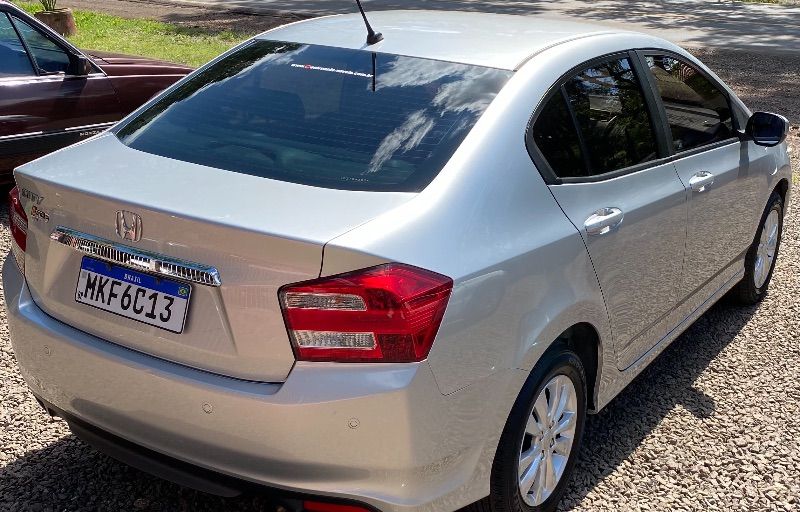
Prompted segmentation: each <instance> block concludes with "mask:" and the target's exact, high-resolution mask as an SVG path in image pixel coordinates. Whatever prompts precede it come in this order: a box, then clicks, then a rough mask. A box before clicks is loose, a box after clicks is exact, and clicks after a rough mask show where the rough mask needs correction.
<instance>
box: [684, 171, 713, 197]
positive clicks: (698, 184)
mask: <svg viewBox="0 0 800 512" xmlns="http://www.w3.org/2000/svg"><path fill="white" fill-rule="evenodd" d="M713 184H714V175H713V174H711V173H710V172H706V171H700V172H697V173H695V174H694V176H692V177H691V178H690V179H689V186H690V187H692V190H693V191H694V192H698V193H699V192H705V191H706V190H708V187H710V186H711V185H713Z"/></svg>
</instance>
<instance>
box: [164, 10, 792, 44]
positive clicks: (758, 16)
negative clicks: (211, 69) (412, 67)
mask: <svg viewBox="0 0 800 512" xmlns="http://www.w3.org/2000/svg"><path fill="white" fill-rule="evenodd" d="M161 1H163V0H161ZM173 1H175V2H184V3H194V4H205V5H213V6H219V7H227V8H237V9H245V10H247V11H251V12H259V11H261V12H263V11H275V10H281V11H290V12H294V13H302V14H331V13H343V12H353V11H354V10H355V2H354V1H352V0H173ZM364 5H365V8H366V9H368V10H369V9H372V10H382V9H458V10H465V11H487V12H501V13H510V14H527V15H539V16H546V17H548V18H555V19H564V18H573V19H574V18H579V19H584V20H587V21H592V22H595V23H603V24H606V25H610V26H614V27H620V28H627V29H632V30H641V31H644V32H650V33H653V34H655V35H658V36H661V37H664V38H666V39H669V40H671V41H674V42H676V43H679V44H683V45H686V46H693V47H707V46H710V47H719V48H738V49H750V50H753V49H761V50H767V51H770V52H776V51H779V52H782V51H791V52H800V7H786V6H779V5H770V4H750V3H742V2H729V1H726V2H719V1H708V0H706V1H703V0H697V1H690V0H661V1H649V2H633V1H630V0H600V1H596V0H562V1H559V2H553V1H549V0H518V1H507V0H364Z"/></svg>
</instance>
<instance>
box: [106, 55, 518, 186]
mask: <svg viewBox="0 0 800 512" xmlns="http://www.w3.org/2000/svg"><path fill="white" fill-rule="evenodd" d="M510 76H511V72H510V71H503V70H497V69H492V68H485V67H478V66H469V65H464V64H454V63H450V62H442V61H434V60H429V59H420V58H411V57H400V56H396V55H386V54H376V53H372V52H369V51H363V50H346V49H341V48H330V47H324V46H313V45H305V44H297V43H283V42H275V41H255V42H253V43H251V44H250V45H248V46H246V47H244V48H242V49H241V50H238V51H236V52H235V53H233V54H231V55H230V56H228V57H226V58H225V59H223V60H221V61H219V62H218V63H216V64H214V65H213V66H211V67H209V68H208V69H206V70H204V71H202V72H200V73H198V74H196V75H195V76H194V77H192V78H191V79H189V80H187V81H186V82H184V83H183V84H182V85H181V86H179V87H178V88H177V89H175V90H174V91H172V92H171V93H169V94H168V95H166V96H164V97H163V98H161V99H160V100H159V101H158V102H156V103H155V104H154V105H152V106H151V107H150V108H148V109H147V110H145V111H144V112H143V113H141V114H140V115H139V116H137V117H136V118H134V119H132V120H131V121H130V122H128V123H127V124H125V125H123V126H122V127H121V128H120V129H118V130H117V136H118V137H119V138H120V140H122V142H124V143H125V144H127V145H128V146H130V147H131V148H134V149H138V150H141V151H145V152H147V153H153V154H156V155H161V156H165V157H168V158H174V159H176V160H182V161H187V162H193V163H197V164H202V165H207V166H211V167H216V168H219V169H225V170H228V171H234V172H239V173H244V174H250V175H254V176H260V177H264V178H272V179H276V180H282V181H290V182H294V183H302V184H306V185H312V186H317V187H327V188H336V189H345V190H376V191H419V190H422V189H423V188H424V187H425V186H426V185H427V184H428V183H430V181H431V180H432V179H433V178H434V177H435V176H436V174H437V173H438V172H439V171H440V170H441V168H442V167H443V166H444V165H445V163H446V162H447V161H448V160H449V159H450V157H451V156H452V154H453V152H455V150H456V148H457V147H458V146H459V144H460V143H461V142H462V141H463V140H464V137H465V136H466V135H467V133H468V132H469V130H470V129H471V128H472V127H473V125H474V124H475V122H476V121H477V119H478V117H480V115H481V114H482V113H483V112H484V111H485V110H486V108H487V107H488V106H489V103H491V101H492V100H493V99H494V97H495V96H496V95H497V93H498V92H499V91H500V89H501V88H502V87H503V85H504V84H505V83H506V81H507V80H508V79H509V77H510Z"/></svg>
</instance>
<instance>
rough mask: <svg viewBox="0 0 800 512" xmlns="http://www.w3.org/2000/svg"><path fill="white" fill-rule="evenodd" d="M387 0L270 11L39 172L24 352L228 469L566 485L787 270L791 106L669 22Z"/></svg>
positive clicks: (23, 300) (471, 492)
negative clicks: (626, 23) (696, 327)
mask: <svg viewBox="0 0 800 512" xmlns="http://www.w3.org/2000/svg"><path fill="white" fill-rule="evenodd" d="M370 21H371V22H372V24H373V25H374V26H375V27H376V28H377V29H379V30H380V31H381V32H382V33H383V36H384V40H383V41H381V42H377V43H375V44H367V43H365V35H366V31H365V29H364V25H363V22H362V20H361V18H360V16H357V15H356V16H333V17H325V18H318V19H314V20H310V21H304V22H300V23H295V24H291V25H287V26H284V27H280V28H277V29H274V30H271V31H269V32H266V33H264V34H262V35H261V36H259V37H256V38H254V39H252V40H250V41H248V42H246V43H244V44H242V45H241V46H239V47H237V48H235V49H233V50H231V51H230V52H228V53H226V54H225V55H223V56H221V57H220V58H218V59H216V60H215V61H213V62H211V63H210V64H208V65H206V66H205V67H203V68H201V69H200V70H198V71H196V72H194V73H192V74H191V75H190V76H189V77H187V78H186V79H184V80H182V81H180V82H179V83H177V84H176V85H175V86H173V87H172V88H171V89H169V90H167V91H166V92H165V93H163V94H161V95H160V96H158V97H156V98H154V99H153V100H152V101H150V102H149V103H148V104H146V105H145V106H143V107H142V108H140V109H139V110H138V111H137V112H135V113H133V114H132V115H131V116H129V117H127V118H126V119H125V120H123V121H122V122H121V123H120V124H119V125H118V126H117V127H115V128H114V129H112V130H111V131H110V132H108V133H105V134H102V135H99V136H96V137H94V138H92V139H90V140H88V141H85V142H83V143H81V144H78V145H76V146H73V147H71V148H68V149H65V150H62V151H59V152H57V153H55V154H52V155H50V156H47V157H45V158H42V159H40V160H38V161H35V162H33V163H30V164H27V165H24V166H22V167H20V168H19V169H17V171H16V182H17V188H15V189H14V190H12V192H11V198H10V200H11V230H12V234H13V239H14V243H13V251H12V253H13V254H12V256H10V257H9V258H8V259H7V260H6V263H5V266H4V269H3V281H4V292H5V295H6V302H7V305H8V317H9V324H10V331H11V339H12V343H13V346H14V350H15V353H16V357H17V360H18V362H19V366H20V370H21V372H22V375H23V376H24V378H25V380H26V381H27V383H28V384H29V386H30V388H31V390H32V391H33V393H34V394H35V395H36V397H37V398H38V400H39V401H40V402H41V404H42V405H43V406H44V407H45V408H46V409H47V411H49V412H50V413H51V414H54V415H58V416H60V417H62V418H64V419H65V420H66V421H67V422H69V424H70V427H71V428H72V430H73V431H74V432H75V433H76V434H77V435H78V436H79V437H82V438H84V439H86V440H87V441H89V442H90V443H93V444H94V445H96V446H97V447H99V448H101V449H103V450H105V451H107V452H109V453H110V454H112V455H114V456H116V457H118V458H120V459H122V460H125V461H127V462H129V463H131V464H132V465H135V466H137V467H140V468H143V469H146V470H148V471H151V472H153V473H155V474H159V475H161V476H164V477H165V478H169V479H172V480H174V481H177V482H179V483H182V484H184V485H188V486H192V487H195V488H199V489H202V490H205V491H208V492H213V493H217V494H221V495H226V496H230V495H235V494H236V493H237V492H240V491H241V489H242V488H244V487H246V485H245V484H253V483H254V484H258V485H265V486H268V487H272V488H275V489H278V490H279V491H281V492H282V493H285V496H287V498H286V501H285V503H284V504H285V506H286V507H287V508H289V509H296V510H303V509H304V510H309V511H339V512H344V511H351V512H352V511H356V510H387V511H417V510H419V511H422V510H426V511H427V510H436V511H448V510H455V509H458V508H461V507H464V506H468V505H470V504H472V503H474V502H478V503H477V504H476V505H473V506H474V507H475V508H476V509H478V510H493V511H496V512H499V511H507V510H524V511H534V510H535V511H539V510H553V509H554V508H555V507H556V505H557V503H558V500H559V497H560V496H561V494H562V492H563V490H564V488H565V485H566V484H567V481H568V475H569V474H570V472H571V470H572V468H573V466H574V464H575V460H576V457H577V454H578V452H579V450H578V445H579V443H580V441H581V436H582V433H583V428H584V420H585V417H586V414H587V413H590V412H596V411H598V410H600V409H602V408H603V407H604V406H605V405H606V404H608V403H609V401H610V400H611V399H613V398H614V396H616V395H617V394H618V393H619V392H620V390H622V389H623V388H624V387H625V386H626V385H627V384H628V383H629V382H630V381H631V380H632V379H633V378H634V377H635V376H636V375H637V374H639V373H640V372H641V371H642V369H643V368H645V366H647V364H648V363H650V362H651V361H652V360H653V358H655V357H656V356H657V355H658V354H659V353H660V352H661V351H663V350H664V348H665V347H667V345H668V344H669V343H670V342H671V341H672V340H674V339H675V338H676V337H677V336H678V335H679V334H680V333H681V332H682V331H684V330H685V329H686V328H687V327H688V326H689V325H690V324H691V323H692V322H693V321H694V320H695V319H697V318H698V317H699V316H700V315H701V314H702V313H703V312H704V311H706V310H707V309H708V308H709V307H710V306H711V305H712V304H714V303H715V302H716V301H717V300H718V299H719V298H721V297H722V296H723V295H725V294H727V293H729V292H730V295H731V296H732V297H734V298H735V299H736V300H738V301H739V302H741V303H746V304H752V303H755V302H758V301H759V300H761V298H762V297H763V296H764V294H765V293H766V291H767V287H768V285H769V282H770V277H771V274H772V270H773V267H774V265H775V258H776V256H777V253H778V249H779V245H780V237H781V229H782V222H783V218H784V208H785V205H787V204H788V202H789V201H788V200H789V197H788V196H789V193H790V183H791V179H790V166H789V157H788V154H787V147H786V144H785V142H784V139H785V137H786V132H787V130H788V125H787V122H786V120H785V119H784V118H782V117H780V116H778V115H775V114H769V113H763V112H756V113H754V114H753V113H751V112H750V111H749V110H748V109H747V107H746V106H745V105H744V104H743V103H742V102H741V101H740V100H739V99H738V98H737V97H736V95H735V94H734V93H733V92H732V91H731V90H730V88H728V87H727V86H726V85H725V84H724V83H722V81H721V80H720V79H719V78H718V77H716V75H714V74H713V73H712V72H711V71H710V70H709V69H707V68H706V67H705V66H704V65H703V64H701V63H700V62H698V61H697V60H696V59H695V58H693V57H692V56H691V55H689V54H688V53H687V52H686V51H684V50H682V49H681V48H679V47H677V46H675V45H673V44H671V43H668V42H666V41H663V40H661V39H658V38H654V37H651V36H647V35H642V34H637V33H632V32H620V31H609V30H607V29H605V28H603V27H596V26H592V25H586V24H579V23H565V22H554V21H550V20H543V19H540V18H527V17H515V16H504V15H493V14H477V13H449V12H436V13H432V12H424V11H406V12H403V11H386V12H377V13H373V14H372V15H371V16H370ZM487 496H488V498H487Z"/></svg>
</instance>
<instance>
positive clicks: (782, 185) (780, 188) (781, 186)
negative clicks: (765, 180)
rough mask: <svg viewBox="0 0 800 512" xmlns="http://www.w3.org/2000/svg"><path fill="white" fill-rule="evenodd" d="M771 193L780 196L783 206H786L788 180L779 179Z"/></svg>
mask: <svg viewBox="0 0 800 512" xmlns="http://www.w3.org/2000/svg"><path fill="white" fill-rule="evenodd" d="M772 192H777V193H778V194H780V196H781V199H783V202H784V205H785V204H786V194H787V193H788V192H789V180H788V179H787V178H781V180H780V181H779V182H778V184H777V185H775V188H773V189H772Z"/></svg>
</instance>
